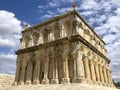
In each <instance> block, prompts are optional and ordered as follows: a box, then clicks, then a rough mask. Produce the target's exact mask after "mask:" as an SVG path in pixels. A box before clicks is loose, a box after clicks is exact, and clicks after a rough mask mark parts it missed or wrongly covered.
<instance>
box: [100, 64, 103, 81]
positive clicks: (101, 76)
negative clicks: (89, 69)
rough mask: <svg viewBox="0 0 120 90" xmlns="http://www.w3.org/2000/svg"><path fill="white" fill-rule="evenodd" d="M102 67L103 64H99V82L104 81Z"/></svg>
mask: <svg viewBox="0 0 120 90" xmlns="http://www.w3.org/2000/svg"><path fill="white" fill-rule="evenodd" d="M102 68H103V65H100V69H99V70H100V79H101V82H102V83H104V77H103V71H102Z"/></svg>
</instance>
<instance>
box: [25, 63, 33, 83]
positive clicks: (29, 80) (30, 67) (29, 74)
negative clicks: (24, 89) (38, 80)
mask: <svg viewBox="0 0 120 90" xmlns="http://www.w3.org/2000/svg"><path fill="white" fill-rule="evenodd" d="M32 72H33V65H32V62H30V63H29V64H28V66H27V72H26V85H29V84H31V83H32Z"/></svg>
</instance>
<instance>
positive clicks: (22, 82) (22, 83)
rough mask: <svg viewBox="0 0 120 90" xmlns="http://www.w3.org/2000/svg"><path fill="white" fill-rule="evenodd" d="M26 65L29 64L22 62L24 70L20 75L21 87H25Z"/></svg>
mask: <svg viewBox="0 0 120 90" xmlns="http://www.w3.org/2000/svg"><path fill="white" fill-rule="evenodd" d="M26 65H27V62H22V70H21V74H20V81H19V85H24V78H25V71H26Z"/></svg>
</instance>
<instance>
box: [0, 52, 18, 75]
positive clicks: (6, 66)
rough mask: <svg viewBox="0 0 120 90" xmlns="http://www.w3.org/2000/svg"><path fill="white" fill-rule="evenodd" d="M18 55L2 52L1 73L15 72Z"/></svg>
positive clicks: (0, 57)
mask: <svg viewBox="0 0 120 90" xmlns="http://www.w3.org/2000/svg"><path fill="white" fill-rule="evenodd" d="M15 63H16V55H14V54H5V53H0V73H9V74H14V73H15V67H16V64H15ZM11 72H12V73H11Z"/></svg>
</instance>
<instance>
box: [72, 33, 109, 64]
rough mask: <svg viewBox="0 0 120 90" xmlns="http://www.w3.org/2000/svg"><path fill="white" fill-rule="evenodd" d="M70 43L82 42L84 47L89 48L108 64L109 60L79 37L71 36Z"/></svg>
mask: <svg viewBox="0 0 120 90" xmlns="http://www.w3.org/2000/svg"><path fill="white" fill-rule="evenodd" d="M70 41H71V42H74V41H80V42H82V43H83V44H84V45H85V46H87V47H89V48H90V49H91V50H93V51H94V52H95V53H97V54H98V55H99V56H101V57H102V58H104V59H105V60H106V61H107V62H108V63H110V60H109V59H108V58H107V57H106V56H105V55H103V54H102V53H101V52H100V51H99V50H97V49H96V47H94V46H93V45H91V44H90V43H89V42H88V41H86V40H85V39H84V38H83V37H81V36H80V35H74V36H72V37H71V39H70Z"/></svg>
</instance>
